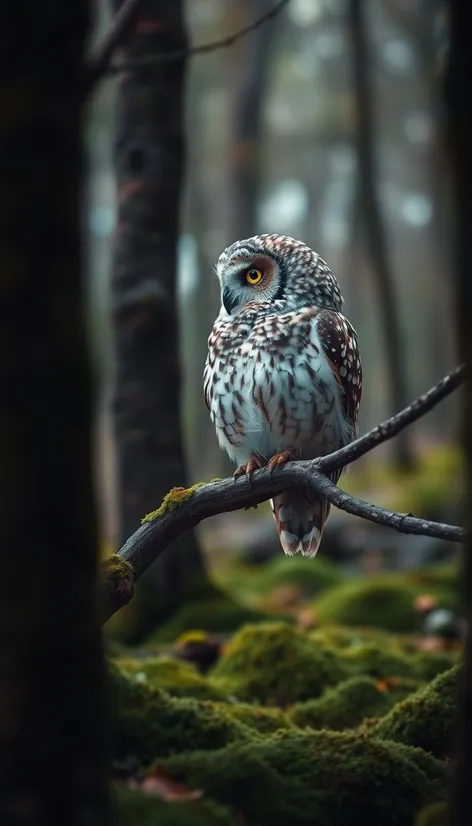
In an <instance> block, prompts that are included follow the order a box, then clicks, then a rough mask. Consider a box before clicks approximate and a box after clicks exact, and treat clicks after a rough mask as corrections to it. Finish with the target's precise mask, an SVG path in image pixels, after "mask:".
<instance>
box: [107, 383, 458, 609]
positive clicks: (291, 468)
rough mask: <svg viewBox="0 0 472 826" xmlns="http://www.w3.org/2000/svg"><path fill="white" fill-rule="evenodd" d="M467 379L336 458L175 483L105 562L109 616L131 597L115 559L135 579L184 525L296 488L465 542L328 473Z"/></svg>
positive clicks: (436, 392)
mask: <svg viewBox="0 0 472 826" xmlns="http://www.w3.org/2000/svg"><path fill="white" fill-rule="evenodd" d="M465 377H466V371H465V368H464V367H458V368H457V369H456V370H454V371H453V372H452V373H450V374H449V375H448V376H446V377H445V378H444V379H442V380H441V381H440V382H439V383H438V384H437V385H435V386H434V387H433V388H431V390H429V391H428V392H427V393H425V394H424V395H423V396H420V397H419V398H418V399H415V401H414V402H412V403H411V404H410V405H409V406H408V407H407V408H405V409H404V410H402V411H401V412H400V413H398V414H397V415H396V416H393V417H392V418H391V419H389V420H388V421H386V422H384V423H383V424H381V425H378V426H377V427H375V428H374V429H373V430H371V431H370V432H369V433H367V434H366V435H365V436H362V437H361V438H360V439H356V440H355V441H354V442H352V443H351V444H350V445H348V446H347V447H345V448H342V449H341V450H338V451H336V452H334V453H332V454H330V455H329V456H325V457H323V458H320V459H315V460H313V461H303V462H289V463H287V465H285V467H281V468H279V469H277V470H276V471H275V472H270V471H269V470H268V469H267V468H263V469H262V470H258V471H256V472H255V473H254V474H253V475H252V477H251V478H250V479H247V478H246V477H245V476H241V477H239V478H238V479H237V480H235V479H222V480H213V481H212V482H209V483H208V484H197V485H194V486H193V487H191V488H188V489H186V488H173V489H172V490H171V491H170V492H169V493H168V494H167V496H166V497H165V499H164V501H163V502H162V504H161V506H160V507H159V508H158V509H157V510H156V511H154V512H153V513H150V514H148V515H147V516H145V517H144V519H143V523H142V525H141V527H140V528H139V529H138V530H137V531H136V532H135V533H134V534H133V535H132V536H131V537H130V538H129V539H128V540H127V541H126V542H125V544H124V545H123V547H122V548H121V550H120V551H119V553H118V555H117V556H114V557H112V560H114V562H106V563H105V566H108V569H107V568H106V567H105V568H104V571H103V582H104V592H105V594H104V596H105V599H104V605H103V617H104V620H106V619H108V618H109V617H110V616H111V615H112V614H113V613H114V612H115V611H117V610H118V609H119V608H120V607H122V606H123V605H126V603H127V602H129V600H130V599H131V596H132V582H131V580H130V569H129V568H126V569H124V568H123V570H122V571H121V570H120V569H119V568H117V565H116V560H118V559H120V560H123V561H125V562H126V563H128V564H130V565H131V566H132V571H133V577H134V580H136V579H138V578H139V577H140V576H141V574H143V573H144V571H145V570H146V569H147V568H148V567H149V566H150V565H151V563H152V562H154V560H155V559H157V557H158V556H160V554H161V553H162V552H163V551H164V550H165V549H166V548H168V546H169V545H171V544H172V542H174V541H175V540H176V539H177V538H178V537H180V536H181V535H182V534H183V533H184V532H185V531H187V530H190V529H192V528H194V527H196V525H198V524H199V522H201V521H202V520H203V519H207V518H208V517H209V516H216V515H217V514H220V513H228V512H229V511H234V510H239V509H241V508H248V507H250V506H253V505H257V504H259V503H261V502H266V501H267V500H268V499H270V498H272V497H273V496H276V495H277V494H279V493H282V492H283V491H284V490H287V488H291V487H302V488H303V487H308V488H311V489H312V490H316V491H317V492H318V493H320V494H321V495H322V496H324V497H325V498H326V499H327V500H328V501H329V502H331V504H333V505H335V506H336V507H337V508H340V509H341V510H344V511H346V512H347V513H351V514H353V515H355V516H360V517H362V518H363V519H368V520H370V521H371V522H377V523H379V524H381V525H386V526H387V527H391V528H394V529H395V530H397V531H399V532H400V533H407V534H417V535H422V536H432V537H438V538H441V539H448V540H449V541H451V542H464V541H465V536H466V534H465V531H464V530H463V529H462V528H460V527H458V526H456V525H446V524H443V523H438V522H431V521H429V520H426V519H419V518H417V517H415V516H413V515H412V514H409V513H408V514H402V513H396V512H394V511H389V510H386V509H384V508H379V507H377V505H372V504H370V503H368V502H363V501H362V500H360V499H357V498H355V497H354V496H351V495H350V494H347V493H345V492H344V491H342V490H341V489H340V488H338V487H337V486H336V485H334V484H333V483H332V482H331V481H330V480H329V478H328V476H327V474H328V473H330V472H331V471H332V470H333V469H334V468H338V467H341V466H342V465H346V464H350V463H351V462H353V461H355V460H356V459H358V458H359V457H360V456H364V455H365V454H366V453H368V452H369V451H370V450H372V449H373V448H375V447H377V446H378V445H379V444H382V442H385V441H387V439H391V438H392V437H393V436H396V435H397V434H398V433H399V432H400V431H401V430H403V429H404V428H405V427H407V426H408V425H410V424H412V422H414V421H416V420H417V419H419V418H421V416H423V415H425V413H427V412H428V411H429V410H431V409H432V408H433V407H434V406H435V405H436V404H438V403H439V402H440V401H441V400H442V399H444V398H446V396H448V395H450V394H451V393H452V392H453V391H454V390H456V389H457V388H458V387H459V386H460V385H461V384H462V383H463V382H464V380H465ZM130 583H131V584H130Z"/></svg>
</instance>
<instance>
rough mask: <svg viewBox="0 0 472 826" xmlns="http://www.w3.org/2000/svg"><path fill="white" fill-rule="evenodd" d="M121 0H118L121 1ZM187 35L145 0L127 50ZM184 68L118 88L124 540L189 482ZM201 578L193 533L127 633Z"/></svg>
mask: <svg viewBox="0 0 472 826" xmlns="http://www.w3.org/2000/svg"><path fill="white" fill-rule="evenodd" d="M120 5H121V0H114V8H115V10H118V8H119V7H120ZM186 45H187V40H186V36H185V29H184V22H183V11H182V2H172V3H171V2H168V0H147V1H146V0H145V2H144V4H143V6H142V11H141V16H140V20H139V23H138V24H137V25H136V27H135V29H134V31H133V34H132V37H131V38H130V39H129V43H128V46H127V48H126V50H125V53H124V55H123V58H124V59H125V60H130V61H133V60H134V59H136V58H140V57H143V56H150V55H156V54H164V53H166V52H168V51H174V50H176V49H177V50H178V49H181V48H185V46H186ZM184 72H185V61H183V60H170V61H162V62H158V63H155V64H154V65H152V66H149V65H148V66H144V67H142V68H139V69H138V70H132V71H129V72H126V73H125V74H123V76H122V77H121V79H120V86H119V93H118V123H117V139H116V169H117V178H118V203H119V207H118V228H117V234H116V246H115V256H114V266H113V274H112V309H113V322H114V331H115V352H116V376H115V382H116V383H115V398H114V420H115V432H116V442H117V452H118V497H119V517H120V542H121V543H123V542H124V541H125V539H127V537H128V536H129V535H130V534H132V533H133V532H134V531H135V530H136V528H138V527H139V524H140V521H141V519H142V517H143V516H145V514H146V513H148V512H149V511H152V510H155V509H156V507H158V506H159V504H160V502H161V500H162V498H163V496H164V495H165V494H166V493H167V491H168V490H169V489H170V488H172V487H174V486H185V484H186V473H185V466H184V456H183V448H182V436H181V422H180V382H181V377H180V359H179V336H178V318H177V303H176V247H177V240H178V231H179V221H178V219H179V206H180V203H179V202H180V190H181V183H182V175H183V163H184V135H183V123H182V108H183V107H182V97H183V83H184ZM205 587H209V586H208V585H207V580H206V576H205V569H204V564H203V560H202V555H201V552H200V549H199V547H198V544H197V541H196V538H195V536H194V534H190V533H189V534H188V535H187V536H186V537H184V538H183V540H181V541H179V542H177V543H176V545H175V547H173V548H172V550H170V551H169V553H166V554H164V555H163V556H162V557H161V558H160V559H159V560H158V561H157V562H156V564H155V565H153V566H152V569H151V570H150V571H149V573H148V574H147V576H146V578H145V581H144V582H143V583H142V585H140V587H139V589H138V594H137V602H136V601H134V605H133V606H132V608H131V611H130V613H129V614H128V616H127V619H126V624H127V630H128V639H129V640H130V641H131V640H133V641H136V640H138V639H139V638H141V637H142V636H143V635H144V634H146V633H147V632H148V631H150V630H151V629H152V628H154V627H155V625H156V623H158V622H159V621H162V620H164V619H165V618H167V617H168V616H170V615H171V614H172V613H173V612H174V611H175V610H176V609H177V608H178V607H179V605H180V604H181V603H183V602H185V601H187V600H188V599H189V598H192V597H194V596H197V595H198V594H199V593H200V592H201V591H202V590H203V589H204V588H205ZM139 606H141V609H142V610H137V608H138V607H139Z"/></svg>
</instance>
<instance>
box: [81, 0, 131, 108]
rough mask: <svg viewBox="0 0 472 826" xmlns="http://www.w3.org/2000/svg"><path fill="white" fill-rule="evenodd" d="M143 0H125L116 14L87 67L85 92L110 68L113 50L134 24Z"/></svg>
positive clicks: (89, 90)
mask: <svg viewBox="0 0 472 826" xmlns="http://www.w3.org/2000/svg"><path fill="white" fill-rule="evenodd" d="M141 5H142V0H124V3H123V5H122V6H121V8H120V10H119V12H118V13H117V14H116V16H115V18H114V20H113V23H112V25H111V28H110V30H109V31H108V32H107V34H106V35H105V37H104V38H103V40H102V42H101V43H100V45H99V46H97V47H96V49H95V51H94V53H93V54H92V56H91V57H90V58H89V61H88V63H87V65H86V67H85V78H84V93H85V95H88V94H89V93H90V92H91V90H92V89H93V87H94V86H95V84H96V83H97V81H98V80H100V78H101V77H102V76H103V75H104V74H106V72H108V71H109V70H110V65H109V64H110V60H111V58H112V55H113V52H114V51H115V50H116V49H117V48H118V46H120V45H121V44H122V43H123V41H124V40H125V39H126V36H127V35H128V34H129V32H130V31H131V29H132V27H133V26H134V24H135V22H136V20H137V17H138V14H139V12H140V9H141Z"/></svg>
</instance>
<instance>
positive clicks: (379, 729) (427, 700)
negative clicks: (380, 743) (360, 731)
mask: <svg viewBox="0 0 472 826" xmlns="http://www.w3.org/2000/svg"><path fill="white" fill-rule="evenodd" d="M460 674H461V666H460V665H456V666H454V668H451V669H450V670H449V671H446V672H445V673H444V674H440V675H439V676H438V677H436V679H435V680H433V682H431V683H429V684H428V685H426V686H424V688H420V689H419V691H417V692H415V693H414V694H411V695H410V696H409V697H407V698H406V700H403V702H401V703H398V705H396V706H394V708H393V709H392V710H391V711H390V712H389V713H388V714H387V715H386V716H385V717H384V718H383V719H382V720H380V721H379V722H378V723H377V724H376V725H375V726H374V727H372V728H371V729H370V735H371V736H372V737H378V738H381V739H382V740H394V741H395V742H398V743H405V744H408V745H412V746H419V747H420V748H421V749H423V750H424V751H426V752H429V753H431V754H433V755H435V756H436V757H445V756H448V755H449V754H450V747H451V737H452V732H453V731H454V728H453V727H454V723H455V720H456V713H457V702H458V699H457V698H458V688H459V679H460Z"/></svg>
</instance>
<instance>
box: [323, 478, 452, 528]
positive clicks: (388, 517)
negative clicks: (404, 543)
mask: <svg viewBox="0 0 472 826" xmlns="http://www.w3.org/2000/svg"><path fill="white" fill-rule="evenodd" d="M312 487H313V488H315V489H316V490H317V491H318V492H319V493H321V494H322V495H323V497H324V498H325V499H327V500H328V502H331V504H332V505H334V506H335V507H336V508H339V509H340V510H342V511H346V513H351V514H352V515H353V516H360V517H361V518H362V519H368V520H369V522H376V523H377V524H379V525H385V526H386V527H387V528H394V530H396V531H398V532H399V533H408V534H416V535H417V536H432V537H434V538H436V539H446V540H448V541H449V542H464V541H465V536H466V533H465V531H464V530H463V528H459V527H457V526H456V525H446V524H445V523H444V522H431V521H430V520H429V519H418V518H417V517H416V516H413V515H412V514H411V513H397V512H396V511H389V510H386V509H385V508H379V507H378V506H377V505H371V504H370V502H364V501H363V500H362V499H358V498H357V497H356V496H351V495H350V494H348V493H345V492H344V491H343V490H341V489H340V488H338V486H337V485H334V484H333V482H331V480H330V479H328V478H327V477H326V476H323V475H322V474H316V479H315V480H314V481H313V483H312Z"/></svg>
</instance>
